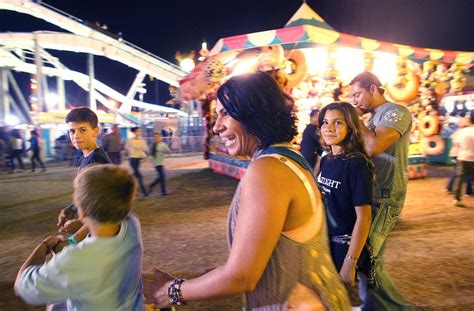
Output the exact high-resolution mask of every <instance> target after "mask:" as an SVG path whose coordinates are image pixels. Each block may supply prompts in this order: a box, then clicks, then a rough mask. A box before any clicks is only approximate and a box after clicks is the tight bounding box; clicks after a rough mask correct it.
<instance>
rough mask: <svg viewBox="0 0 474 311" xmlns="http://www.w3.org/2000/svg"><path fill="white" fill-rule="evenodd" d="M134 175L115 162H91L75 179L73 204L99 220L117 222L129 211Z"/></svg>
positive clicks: (135, 186) (135, 187) (101, 221)
mask: <svg viewBox="0 0 474 311" xmlns="http://www.w3.org/2000/svg"><path fill="white" fill-rule="evenodd" d="M136 189H137V183H136V181H135V178H134V177H133V175H132V174H130V172H129V171H128V170H127V169H125V168H123V167H121V166H118V165H113V164H103V165H92V166H89V167H87V168H86V169H84V170H83V171H81V172H80V173H79V175H78V176H77V177H76V179H75V180H74V195H73V196H74V204H75V205H76V206H78V207H79V208H80V209H82V211H83V212H84V214H85V215H86V216H88V217H91V218H92V219H94V220H95V221H97V222H98V223H117V222H120V221H122V220H123V219H124V218H125V217H126V216H127V215H128V213H129V212H130V209H131V207H132V200H133V197H134V195H135V192H136Z"/></svg>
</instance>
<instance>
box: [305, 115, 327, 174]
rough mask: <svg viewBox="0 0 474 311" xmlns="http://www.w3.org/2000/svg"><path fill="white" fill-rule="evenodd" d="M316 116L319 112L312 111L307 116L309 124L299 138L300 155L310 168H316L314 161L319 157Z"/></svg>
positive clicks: (319, 147)
mask: <svg viewBox="0 0 474 311" xmlns="http://www.w3.org/2000/svg"><path fill="white" fill-rule="evenodd" d="M318 116H319V110H318V109H313V110H311V113H310V114H309V124H308V125H307V126H306V128H305V129H304V131H303V137H302V138H301V144H300V145H301V149H300V151H301V154H302V155H303V157H304V158H305V160H306V161H308V163H309V165H311V167H313V168H314V167H315V166H316V161H317V159H318V157H319V156H321V152H322V149H321V144H320V142H319V134H318Z"/></svg>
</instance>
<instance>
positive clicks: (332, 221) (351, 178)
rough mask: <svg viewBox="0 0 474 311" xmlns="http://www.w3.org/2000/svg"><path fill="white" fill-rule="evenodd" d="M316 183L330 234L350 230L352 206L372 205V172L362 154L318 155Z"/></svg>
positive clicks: (340, 233) (352, 220)
mask: <svg viewBox="0 0 474 311" xmlns="http://www.w3.org/2000/svg"><path fill="white" fill-rule="evenodd" d="M317 181H318V186H319V189H320V190H321V192H322V194H323V199H324V206H325V208H326V215H327V219H328V221H327V222H328V231H329V235H330V236H335V235H343V234H348V235H350V234H351V233H352V230H353V229H354V225H355V222H356V219H357V215H356V212H355V208H354V207H355V206H361V205H371V204H372V190H373V189H372V186H373V175H372V172H371V170H370V168H369V165H368V163H367V160H366V159H364V158H363V157H352V158H349V159H342V158H341V157H338V156H336V157H332V158H330V157H329V156H324V157H322V158H321V163H320V173H319V175H318V180H317Z"/></svg>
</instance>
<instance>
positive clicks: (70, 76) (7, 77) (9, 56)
mask: <svg viewBox="0 0 474 311" xmlns="http://www.w3.org/2000/svg"><path fill="white" fill-rule="evenodd" d="M0 9H1V10H10V11H15V12H18V13H23V14H28V15H31V16H34V17H36V18H39V19H42V20H45V21H46V22H48V23H51V24H54V25H56V26H58V27H60V28H62V29H64V30H66V31H68V32H69V33H62V32H46V31H37V32H33V33H15V32H6V33H0V71H1V74H0V80H2V81H4V82H2V92H1V95H2V96H1V97H2V98H1V99H2V103H1V105H0V106H1V107H0V124H1V123H5V121H6V117H7V115H8V113H9V111H10V107H11V106H12V108H13V109H15V111H16V112H17V113H18V114H20V113H21V112H22V111H23V119H24V121H25V122H27V123H37V122H38V118H36V119H32V118H31V116H30V114H29V111H30V108H29V105H28V103H27V101H26V99H25V97H24V96H23V95H22V92H21V91H20V90H19V88H18V85H17V83H16V82H15V80H14V77H13V75H12V73H11V72H12V71H16V72H26V73H30V74H32V75H34V76H35V79H36V81H37V89H38V92H37V105H34V106H35V107H37V108H36V110H37V112H38V113H43V112H45V111H47V110H48V107H47V106H46V104H45V98H44V97H45V90H46V89H47V79H46V78H45V77H56V78H57V79H58V80H57V86H58V95H59V102H58V105H57V107H55V108H56V109H58V110H64V109H65V108H66V107H65V100H64V98H65V96H64V81H72V82H74V83H76V84H77V85H78V86H79V87H81V88H82V89H84V90H85V91H87V92H89V105H90V107H91V108H92V109H96V102H95V101H96V100H97V101H98V102H100V103H101V104H102V105H103V106H105V107H106V108H107V109H108V110H109V112H111V113H113V114H115V115H118V116H120V117H121V118H122V119H124V120H127V121H128V122H129V123H134V124H143V123H144V122H145V120H144V119H143V118H140V117H139V116H136V115H134V114H132V113H131V109H132V106H135V107H139V108H141V109H142V110H146V111H150V112H158V113H166V114H168V113H169V114H175V115H178V116H187V114H186V113H184V112H182V111H179V110H176V109H172V108H169V107H164V106H159V105H155V104H151V103H144V102H142V101H139V100H135V99H134V97H135V96H136V94H137V92H138V91H139V90H140V87H141V85H142V82H143V80H144V79H145V77H146V76H147V75H148V76H150V77H152V78H156V79H158V80H161V81H164V82H166V83H168V84H170V85H174V86H178V85H179V82H178V81H179V80H180V79H182V78H183V77H184V76H185V75H186V72H184V71H183V70H181V69H180V68H179V67H177V66H176V65H174V64H172V63H169V62H168V61H166V60H164V59H161V58H160V57H158V56H156V55H153V54H152V53H150V52H147V51H145V50H143V49H141V48H139V47H137V46H135V45H133V44H131V43H129V42H127V41H125V40H123V39H122V38H120V37H118V36H116V35H112V34H111V33H108V32H106V31H103V30H101V29H100V28H98V27H94V26H93V25H91V24H90V23H88V22H85V21H83V20H81V19H78V18H76V17H74V16H71V15H69V14H67V13H65V12H62V11H60V10H58V9H56V8H54V7H52V6H50V5H48V4H46V3H44V2H37V1H29V0H1V1H0ZM47 50H59V51H70V52H76V53H87V54H89V59H88V60H89V62H88V73H87V74H84V73H81V72H78V71H73V70H70V69H69V68H67V67H66V66H65V65H64V64H63V63H61V60H60V59H58V58H57V57H55V56H53V55H51V54H50V53H49V52H48V51H47ZM92 55H96V56H103V57H106V58H108V59H111V60H114V61H117V62H119V63H122V64H124V65H126V66H128V67H131V68H133V69H135V70H137V74H136V76H135V79H134V81H133V83H132V84H131V86H130V88H129V90H128V92H127V94H121V93H120V92H118V91H116V90H114V89H113V88H111V87H109V86H107V85H106V84H105V83H104V82H101V81H99V80H97V79H96V78H95V76H94V64H93V57H92ZM8 82H10V83H8ZM9 84H10V85H11V86H12V87H13V91H14V92H15V94H16V97H17V99H18V101H14V100H13V98H12V96H11V95H10V92H9V88H8V85H9ZM10 103H11V104H12V105H11V106H10ZM25 112H26V113H25ZM33 115H34V113H33Z"/></svg>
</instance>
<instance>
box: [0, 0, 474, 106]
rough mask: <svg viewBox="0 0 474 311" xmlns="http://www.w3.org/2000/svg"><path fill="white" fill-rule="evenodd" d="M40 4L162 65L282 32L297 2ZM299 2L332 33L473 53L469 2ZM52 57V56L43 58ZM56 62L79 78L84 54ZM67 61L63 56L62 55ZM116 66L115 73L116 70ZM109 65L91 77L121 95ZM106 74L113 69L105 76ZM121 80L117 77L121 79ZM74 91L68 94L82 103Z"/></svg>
mask: <svg viewBox="0 0 474 311" xmlns="http://www.w3.org/2000/svg"><path fill="white" fill-rule="evenodd" d="M45 2H46V3H48V4H50V5H52V6H54V7H56V8H58V9H60V10H62V11H64V12H67V13H69V14H71V15H74V16H76V17H77V18H80V19H82V20H87V21H99V22H101V23H105V24H107V25H108V28H109V31H111V32H115V33H117V32H122V33H123V38H124V39H125V40H127V41H129V42H131V43H133V44H135V45H138V46H140V47H141V48H144V49H145V50H148V51H150V52H152V53H154V54H156V55H158V56H160V57H162V58H164V59H166V60H168V61H171V62H175V59H174V54H175V53H176V51H181V52H183V53H186V52H189V51H190V50H193V49H194V50H196V51H198V50H199V49H200V45H201V42H202V41H203V39H205V40H206V41H207V42H208V45H209V49H210V48H211V47H212V46H213V45H214V44H215V43H216V42H217V40H218V39H219V38H222V37H228V36H233V35H239V34H246V33H252V32H257V31H264V30H270V29H277V28H282V27H283V26H284V25H285V24H286V22H287V21H288V20H289V19H290V18H291V16H292V15H293V14H294V13H295V12H296V10H297V9H298V8H299V7H300V5H301V3H302V1H301V0H287V1H281V0H237V1H225V0H221V1H196V0H194V1H191V0H183V1H165V0H147V1H145V0H135V1H127V2H125V1H123V0H120V1H117V0H115V1H112V0H99V1H97V0H94V1H92V0H80V1H72V0H68V1H66V0H47V1H45ZM307 3H308V4H309V5H310V6H311V7H312V8H313V9H314V10H315V11H316V12H318V14H319V15H320V16H321V17H323V18H324V19H325V20H326V22H327V23H329V24H330V25H331V26H332V27H333V28H334V29H335V30H337V31H339V32H344V33H349V34H354V35H359V36H363V37H368V38H373V39H379V40H383V41H389V42H395V43H400V44H407V45H414V46H419V47H428V48H437V49H446V50H461V51H474V0H384V1H379V0H308V1H307ZM0 21H1V22H0V31H33V30H59V29H58V28H55V27H54V26H51V25H49V24H47V23H45V22H42V21H39V20H36V19H35V18H33V17H30V16H23V15H20V14H17V13H14V12H10V11H0ZM51 53H52V54H54V53H57V52H51ZM59 54H60V55H58V56H61V58H62V60H63V62H64V63H65V64H66V65H67V66H69V67H71V68H72V69H75V68H76V70H77V69H79V68H77V67H76V66H81V67H80V71H82V72H85V71H86V57H85V56H84V55H77V54H76V55H74V54H73V55H68V57H66V58H63V57H64V56H63V54H61V53H59ZM69 54H70V53H69ZM116 66H118V68H116ZM120 66H121V65H117V64H116V63H113V62H111V61H107V60H102V59H98V60H97V61H96V77H97V78H98V79H100V80H102V81H103V82H105V83H107V84H109V85H110V86H112V87H114V88H116V89H117V90H118V91H120V92H121V93H126V92H127V90H128V87H129V85H130V84H131V82H132V81H133V78H134V72H133V71H131V70H129V69H128V68H127V67H125V66H122V67H125V68H121V67H120ZM112 68H113V69H112ZM121 73H123V74H121ZM147 88H148V93H147V95H146V97H145V100H147V101H149V102H156V101H157V100H158V99H159V102H160V103H162V102H163V101H164V100H166V99H167V98H169V95H168V94H167V91H166V90H167V86H166V85H165V84H164V83H157V82H156V81H154V82H151V81H148V82H147ZM80 92H81V91H76V93H74V92H72V94H69V95H68V100H70V101H80V100H82V97H83V96H84V95H83V94H81V93H80Z"/></svg>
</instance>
